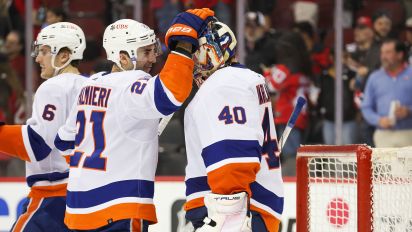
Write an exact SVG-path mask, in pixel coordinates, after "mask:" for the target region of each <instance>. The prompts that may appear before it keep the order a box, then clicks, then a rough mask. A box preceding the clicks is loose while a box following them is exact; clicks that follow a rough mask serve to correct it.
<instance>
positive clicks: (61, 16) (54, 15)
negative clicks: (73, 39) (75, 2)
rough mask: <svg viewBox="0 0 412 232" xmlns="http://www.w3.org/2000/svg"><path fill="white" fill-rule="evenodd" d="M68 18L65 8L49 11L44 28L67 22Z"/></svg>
mask: <svg viewBox="0 0 412 232" xmlns="http://www.w3.org/2000/svg"><path fill="white" fill-rule="evenodd" d="M66 18H67V16H66V13H65V12H64V10H63V8H60V7H56V8H50V9H47V12H46V20H45V23H44V24H43V26H42V27H46V26H48V25H50V24H53V23H58V22H65V21H66Z"/></svg>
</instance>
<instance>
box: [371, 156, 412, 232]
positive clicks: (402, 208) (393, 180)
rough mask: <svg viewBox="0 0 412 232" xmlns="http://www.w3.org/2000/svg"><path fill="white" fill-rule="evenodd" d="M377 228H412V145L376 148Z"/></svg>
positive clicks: (401, 231) (391, 231) (411, 231)
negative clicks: (410, 146)
mask: <svg viewBox="0 0 412 232" xmlns="http://www.w3.org/2000/svg"><path fill="white" fill-rule="evenodd" d="M372 204H373V205H372V214H373V222H372V225H373V228H374V231H383V232H405V231H406V232H412V149H411V148H409V149H407V148H402V149H388V148H386V149H373V153H372Z"/></svg>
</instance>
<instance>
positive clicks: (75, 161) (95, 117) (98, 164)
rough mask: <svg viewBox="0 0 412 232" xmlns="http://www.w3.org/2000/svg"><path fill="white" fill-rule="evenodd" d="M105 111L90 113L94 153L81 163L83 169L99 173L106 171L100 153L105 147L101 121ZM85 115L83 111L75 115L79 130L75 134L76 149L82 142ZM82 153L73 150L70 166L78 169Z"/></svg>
mask: <svg viewBox="0 0 412 232" xmlns="http://www.w3.org/2000/svg"><path fill="white" fill-rule="evenodd" d="M105 114H106V112H105V111H92V113H91V115H90V123H92V124H93V125H92V134H93V138H94V151H93V152H92V154H91V155H90V156H87V157H86V158H85V159H84V162H83V168H88V169H95V170H100V171H105V170H106V157H102V156H101V155H102V152H103V150H104V148H105V147H106V141H105V136H104V129H103V121H104V116H105ZM86 121H87V120H86V115H85V112H84V111H79V112H78V113H77V123H78V125H79V130H78V132H77V134H76V140H75V145H76V148H77V147H78V146H80V144H81V143H82V142H83V139H84V134H85V129H86ZM83 154H84V152H82V151H79V150H75V152H74V154H73V156H72V157H70V166H71V167H78V166H79V162H80V160H81V157H82V156H83Z"/></svg>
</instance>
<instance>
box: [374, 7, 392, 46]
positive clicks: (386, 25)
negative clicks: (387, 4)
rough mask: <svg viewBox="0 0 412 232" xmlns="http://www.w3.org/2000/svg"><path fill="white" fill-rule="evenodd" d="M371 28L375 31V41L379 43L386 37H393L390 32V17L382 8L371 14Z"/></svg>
mask: <svg viewBox="0 0 412 232" xmlns="http://www.w3.org/2000/svg"><path fill="white" fill-rule="evenodd" d="M373 29H374V31H375V41H376V42H378V43H379V45H380V44H381V43H382V41H384V40H385V39H386V38H389V37H393V35H391V32H392V19H391V16H390V14H389V12H387V11H384V10H378V11H376V12H375V13H374V15H373Z"/></svg>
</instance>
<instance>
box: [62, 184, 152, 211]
mask: <svg viewBox="0 0 412 232" xmlns="http://www.w3.org/2000/svg"><path fill="white" fill-rule="evenodd" d="M153 196H154V182H153V181H148V180H124V181H118V182H114V183H110V184H107V185H104V186H102V187H98V188H95V189H92V190H89V191H70V190H67V201H66V204H67V207H69V208H72V209H85V208H90V207H95V206H98V205H101V204H104V203H106V202H109V201H113V200H116V199H119V198H128V197H135V198H149V199H153Z"/></svg>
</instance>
